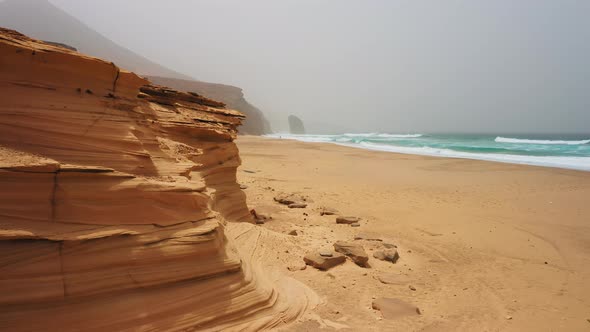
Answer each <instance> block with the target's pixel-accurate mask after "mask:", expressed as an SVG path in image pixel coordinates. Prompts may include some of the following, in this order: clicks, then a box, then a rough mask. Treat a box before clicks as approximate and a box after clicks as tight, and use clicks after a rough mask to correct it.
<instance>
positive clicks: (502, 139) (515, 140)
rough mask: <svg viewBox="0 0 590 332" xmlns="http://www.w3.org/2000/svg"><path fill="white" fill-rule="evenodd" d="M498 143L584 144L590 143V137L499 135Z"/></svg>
mask: <svg viewBox="0 0 590 332" xmlns="http://www.w3.org/2000/svg"><path fill="white" fill-rule="evenodd" d="M494 141H496V142H498V143H517V144H553V145H582V144H588V143H590V139H586V140H579V141H564V140H543V139H524V138H523V139H521V138H510V137H501V136H498V137H496V139H495V140H494Z"/></svg>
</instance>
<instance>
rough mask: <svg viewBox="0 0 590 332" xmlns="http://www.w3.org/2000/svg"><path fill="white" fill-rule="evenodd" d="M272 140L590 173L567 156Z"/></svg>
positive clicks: (317, 138)
mask: <svg viewBox="0 0 590 332" xmlns="http://www.w3.org/2000/svg"><path fill="white" fill-rule="evenodd" d="M266 137H270V138H283V139H293V140H298V141H304V142H317V143H333V144H338V145H343V146H348V147H354V148H361V149H367V150H376V151H386V152H396V153H405V154H417V155H426V156H437V157H447V158H462V159H477V160H487V161H495V162H503V163H511V164H525V165H535V166H546V167H558V168H567V169H577V170H583V171H590V157H566V156H526V155H512V154H496V153H490V154H486V153H470V152H462V151H453V150H449V149H439V148H432V147H405V146H395V145H385V144H377V143H371V142H361V143H353V142H350V141H348V142H346V141H337V139H338V138H339V137H342V136H341V135H289V134H272V135H266Z"/></svg>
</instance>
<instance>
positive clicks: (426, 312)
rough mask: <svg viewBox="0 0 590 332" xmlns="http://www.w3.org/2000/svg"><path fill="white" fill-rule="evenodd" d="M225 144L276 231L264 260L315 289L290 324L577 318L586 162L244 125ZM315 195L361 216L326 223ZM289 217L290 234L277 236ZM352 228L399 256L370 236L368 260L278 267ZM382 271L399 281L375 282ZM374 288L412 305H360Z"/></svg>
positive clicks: (462, 323) (584, 293) (583, 300)
mask: <svg viewBox="0 0 590 332" xmlns="http://www.w3.org/2000/svg"><path fill="white" fill-rule="evenodd" d="M236 143H237V145H238V148H239V149H240V156H241V159H242V162H243V164H242V166H241V167H240V169H239V170H238V180H239V182H240V183H242V184H244V185H246V186H247V187H248V188H247V189H245V190H244V191H245V192H246V194H247V197H248V198H247V199H248V206H249V208H253V209H256V211H257V212H258V213H264V214H268V215H271V216H272V217H273V219H272V220H271V221H270V222H268V223H266V224H264V225H262V226H256V227H257V228H258V227H259V228H264V229H265V230H268V231H270V232H269V233H270V234H274V235H272V236H276V237H277V239H276V241H266V240H265V242H264V247H265V252H264V253H262V254H261V255H262V260H263V261H264V262H265V264H266V266H265V268H267V269H270V270H272V269H278V270H280V271H282V272H283V273H286V274H287V275H288V276H290V277H292V278H294V279H296V280H298V281H300V282H302V283H304V284H306V285H308V286H309V287H310V288H311V289H313V290H314V291H315V292H317V293H318V295H319V296H320V298H322V299H323V302H322V303H321V304H320V305H318V306H317V307H316V308H315V309H313V310H312V311H311V313H309V314H307V315H306V316H305V318H304V319H302V320H301V321H300V322H299V323H297V324H295V325H293V326H291V327H289V328H288V329H287V330H293V331H303V330H306V329H310V328H315V327H318V326H324V325H322V324H327V325H328V326H330V324H332V323H333V324H336V325H335V326H339V324H340V325H344V326H347V327H350V328H352V329H355V328H356V329H358V328H361V327H363V328H366V329H367V330H396V331H402V330H457V329H460V330H497V329H500V330H509V331H510V330H513V331H517V330H551V329H553V330H560V329H561V330H564V329H565V330H581V329H586V328H587V326H588V324H589V323H588V321H586V319H587V318H590V317H586V316H587V315H588V312H589V311H590V300H587V299H588V298H590V290H589V289H588V287H586V283H585V280H588V278H590V248H589V247H588V246H587V245H586V244H585V243H587V239H588V238H590V225H588V222H587V217H588V216H589V215H590V206H589V204H587V197H590V173H588V172H585V171H577V170H567V169H561V168H550V167H536V166H529V165H517V164H507V163H495V162H488V161H480V160H471V159H454V158H441V157H430V156H420V155H410V154H397V153H391V152H379V151H369V150H363V149H352V148H349V147H344V146H340V145H334V144H322V143H305V142H299V141H292V140H278V139H270V138H263V137H253V136H239V137H238V139H237V141H236ZM244 170H248V171H249V172H244ZM251 172H254V173H251ZM278 192H287V193H301V194H304V195H306V196H308V197H309V198H310V201H311V203H310V205H309V206H308V207H307V208H306V209H304V210H300V209H288V208H286V207H284V206H280V205H278V204H277V203H276V202H274V201H273V197H274V196H275V195H276V194H277V193H278ZM321 206H328V207H331V208H335V209H337V210H339V211H341V212H342V213H343V214H346V215H354V216H358V217H360V218H361V219H362V222H361V226H360V227H358V228H351V227H348V226H343V225H336V224H335V223H334V220H333V218H330V217H327V216H323V217H322V216H319V214H318V213H317V211H318V210H317V209H318V208H320V207H321ZM303 213H307V214H308V216H305V215H304V214H303ZM232 227H233V228H235V227H238V226H234V225H231V224H230V225H229V226H228V228H229V233H230V234H233V233H234V232H232ZM240 227H241V226H240ZM293 229H296V230H298V232H299V235H298V236H289V235H287V233H288V232H289V231H291V230H293ZM359 232H369V233H376V234H381V235H382V236H384V237H387V238H389V239H392V241H394V242H395V244H396V245H398V251H399V253H400V260H399V261H398V262H397V263H396V264H390V263H385V262H381V261H375V260H374V259H373V258H372V256H371V253H372V251H373V250H374V249H376V248H374V247H372V244H371V243H368V242H367V243H365V249H366V250H367V251H368V252H369V256H370V257H371V258H370V263H371V268H370V269H363V268H359V267H357V266H356V265H354V264H352V263H351V262H347V263H345V264H343V265H341V266H337V267H335V268H333V269H331V270H330V271H329V272H321V271H318V270H316V269H314V268H311V267H309V266H308V267H307V268H306V269H305V270H302V271H300V270H295V271H291V270H288V269H287V268H288V267H290V266H297V264H299V265H300V264H301V263H302V257H303V255H305V253H306V252H308V251H309V250H312V249H316V248H317V249H321V248H328V247H330V246H331V244H332V243H334V242H335V241H338V240H347V241H349V240H352V239H353V238H354V236H355V234H357V233H359ZM285 251H287V252H285ZM384 274H395V275H396V276H398V277H399V278H400V280H403V281H401V282H400V283H399V284H397V285H395V284H393V285H392V284H384V283H382V282H380V281H379V278H381V277H382V276H383V275H384ZM409 285H411V286H413V287H414V288H416V291H413V290H411V289H409V288H408V287H409ZM345 287H346V288H345ZM374 296H378V297H379V296H389V297H395V298H399V299H402V300H404V301H408V302H411V303H413V304H415V305H416V306H418V307H419V308H420V310H421V311H422V315H420V316H418V317H406V318H401V319H399V320H395V321H389V320H381V319H379V314H378V313H376V312H375V311H374V310H372V309H371V308H370V306H371V299H372V298H373V297H374ZM359 303H360V304H359ZM336 312H338V313H336Z"/></svg>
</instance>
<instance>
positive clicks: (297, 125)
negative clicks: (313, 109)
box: [289, 115, 305, 135]
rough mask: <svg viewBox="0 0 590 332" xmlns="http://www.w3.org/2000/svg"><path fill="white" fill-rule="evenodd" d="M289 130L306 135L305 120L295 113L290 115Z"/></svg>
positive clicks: (292, 132)
mask: <svg viewBox="0 0 590 332" xmlns="http://www.w3.org/2000/svg"><path fill="white" fill-rule="evenodd" d="M289 132H290V133H291V134H295V135H305V126H304V125H303V121H301V119H300V118H298V117H296V116H295V115H289Z"/></svg>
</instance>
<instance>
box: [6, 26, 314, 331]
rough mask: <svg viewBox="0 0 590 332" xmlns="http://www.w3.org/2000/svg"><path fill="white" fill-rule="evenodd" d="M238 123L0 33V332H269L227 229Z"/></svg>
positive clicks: (262, 300) (213, 107)
mask: <svg viewBox="0 0 590 332" xmlns="http://www.w3.org/2000/svg"><path fill="white" fill-rule="evenodd" d="M243 118H244V117H243V115H242V114H241V113H239V112H237V111H234V110H230V109H226V108H225V105H224V104H223V103H220V102H217V101H214V100H211V99H208V98H206V97H203V96H200V95H197V94H194V93H185V92H179V91H175V90H172V89H167V88H164V87H158V86H153V85H150V84H149V82H148V81H147V80H145V79H143V78H141V77H138V76H137V75H135V74H133V73H131V72H127V71H124V70H122V69H120V68H118V67H117V66H116V65H114V64H113V63H110V62H106V61H103V60H100V59H96V58H92V57H88V56H85V55H82V54H79V53H76V52H75V51H73V50H70V49H67V48H64V47H60V46H59V45H51V44H47V43H43V42H41V41H37V40H32V39H30V38H28V37H26V36H24V35H22V34H19V33H18V32H15V31H12V30H7V29H2V28H0V330H3V331H4V330H6V331H30V330H46V331H49V330H56V331H57V330H59V331H78V330H84V331H118V330H150V331H176V330H201V329H214V330H216V329H226V330H227V329H229V330H232V329H246V330H257V329H261V328H271V327H276V326H278V325H280V324H284V323H285V322H289V321H292V320H293V319H295V318H297V317H298V316H299V315H301V313H302V312H303V310H304V309H305V306H306V304H305V303H303V302H304V301H303V302H301V301H300V302H296V303H294V305H292V306H285V305H281V303H280V302H281V301H283V302H288V301H289V299H288V296H285V295H284V294H282V295H281V294H280V292H278V291H277V289H276V288H275V287H273V286H272V285H268V284H264V283H262V282H261V281H260V277H259V274H255V273H253V272H252V271H251V269H250V268H249V267H248V265H249V263H250V262H248V261H243V260H242V259H241V255H240V252H239V250H238V249H231V248H233V246H231V245H230V243H229V241H228V239H227V238H226V236H225V233H224V225H225V224H226V223H227V222H237V221H245V222H253V220H252V217H251V215H250V213H249V212H248V209H247V207H246V203H245V194H244V193H243V192H242V191H241V190H240V188H239V184H237V182H236V169H237V167H238V166H239V165H240V157H239V155H238V149H237V147H236V145H235V144H234V142H233V140H234V139H235V137H236V133H237V127H238V126H239V125H240V124H241V121H242V119H243Z"/></svg>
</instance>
